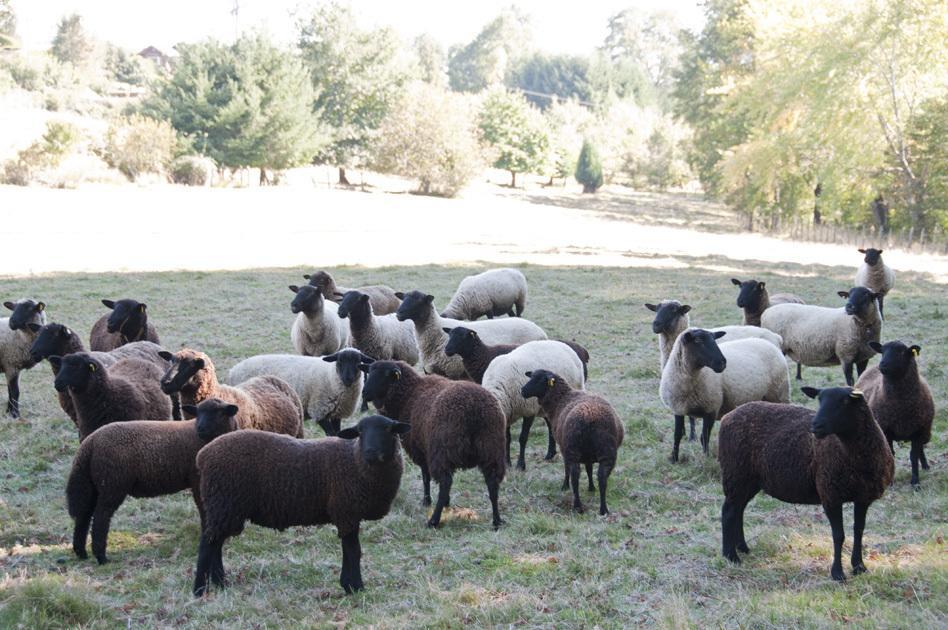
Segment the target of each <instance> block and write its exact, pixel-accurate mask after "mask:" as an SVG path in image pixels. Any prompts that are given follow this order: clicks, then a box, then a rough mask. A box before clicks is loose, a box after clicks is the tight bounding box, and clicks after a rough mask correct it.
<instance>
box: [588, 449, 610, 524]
mask: <svg viewBox="0 0 948 630" xmlns="http://www.w3.org/2000/svg"><path fill="white" fill-rule="evenodd" d="M614 466H615V462H614V461H611V460H610V461H600V462H599V470H598V471H596V475H597V476H598V477H599V515H600V516H605V515H606V514H608V513H609V508H607V507H606V484H607V483H608V481H609V475H610V474H612V468H613V467H614ZM590 485H592V480H590Z"/></svg>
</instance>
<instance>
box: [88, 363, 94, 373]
mask: <svg viewBox="0 0 948 630" xmlns="http://www.w3.org/2000/svg"><path fill="white" fill-rule="evenodd" d="M89 371H90V372H95V363H90V364H89Z"/></svg>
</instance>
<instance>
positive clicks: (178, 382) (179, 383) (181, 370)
mask: <svg viewBox="0 0 948 630" xmlns="http://www.w3.org/2000/svg"><path fill="white" fill-rule="evenodd" d="M158 356H160V357H161V358H162V359H164V360H166V361H170V362H171V367H169V368H168V370H167V371H166V372H165V375H164V376H162V377H161V391H163V392H164V393H166V394H173V393H175V392H180V391H181V390H183V389H184V388H185V387H186V386H187V385H188V383H189V382H190V381H191V379H193V378H194V376H195V375H196V374H197V373H198V372H199V371H201V370H203V369H204V365H205V363H204V359H202V358H201V357H194V356H181V355H180V354H177V355H175V354H171V353H170V352H167V351H165V350H162V351H161V352H159V353H158ZM197 386H198V383H192V387H193V388H196V387H197Z"/></svg>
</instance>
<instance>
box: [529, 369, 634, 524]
mask: <svg viewBox="0 0 948 630" xmlns="http://www.w3.org/2000/svg"><path fill="white" fill-rule="evenodd" d="M526 375H527V377H528V378H529V379H530V380H529V381H527V384H526V385H524V386H523V388H522V389H521V394H522V395H523V397H524V398H536V399H537V400H539V401H540V407H541V408H542V409H543V411H544V412H545V413H546V415H547V417H548V418H549V419H550V423H551V424H552V425H553V434H554V435H555V436H556V442H557V444H559V445H560V451H561V452H562V453H563V466H564V468H565V470H566V477H565V479H564V480H563V490H567V489H569V487H570V485H572V487H573V509H575V510H576V511H577V512H579V513H580V514H582V513H583V511H584V508H583V503H582V501H580V499H579V465H580V464H585V465H586V477H587V479H588V481H589V491H590V492H593V491H595V490H596V486H595V485H594V484H593V478H592V467H593V464H595V463H597V462H598V463H599V469H598V470H597V471H596V476H597V477H598V478H599V514H603V515H605V514H608V513H609V510H608V508H607V507H606V483H607V482H608V479H609V474H610V473H611V472H612V469H613V468H615V465H616V455H617V453H618V451H619V447H620V446H621V445H622V438H623V437H624V436H625V429H623V427H622V421H621V420H619V416H618V415H617V414H616V410H615V409H613V407H612V405H610V404H609V403H608V402H607V401H606V400H605V399H604V398H602V397H600V396H596V395H595V394H590V393H589V392H585V391H583V390H579V389H573V388H572V387H570V386H569V384H568V383H567V382H566V380H565V379H563V378H561V377H559V376H558V375H556V374H554V373H553V372H550V371H549V370H534V371H531V372H527V373H526Z"/></svg>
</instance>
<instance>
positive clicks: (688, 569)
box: [0, 245, 948, 628]
mask: <svg viewBox="0 0 948 630" xmlns="http://www.w3.org/2000/svg"><path fill="white" fill-rule="evenodd" d="M171 246H172V247H174V245H171ZM690 262H691V266H690V267H689V268H687V269H676V270H673V271H672V270H654V269H644V268H637V269H610V268H569V269H566V268H562V269H561V268H541V267H525V268H524V271H525V273H526V275H527V276H528V279H529V282H530V287H531V296H530V300H529V303H528V306H527V311H526V313H525V315H526V316H528V317H530V318H531V319H534V320H535V321H536V322H537V323H539V324H540V325H541V326H543V327H544V328H545V329H546V331H547V332H548V333H549V334H550V336H553V337H564V338H575V339H576V340H577V341H580V342H581V343H583V344H584V345H586V347H587V348H589V350H590V352H591V354H592V362H591V365H590V379H589V384H588V388H589V389H590V390H592V391H595V392H597V393H601V394H603V395H604V396H606V397H607V398H608V399H609V400H610V401H611V402H612V403H613V404H614V406H615V407H616V409H617V410H618V412H619V414H620V416H621V417H622V419H623V421H624V422H625V427H626V440H625V443H624V444H623V445H622V449H621V451H620V454H619V461H618V465H617V467H616V469H615V472H614V473H613V475H612V477H611V479H610V486H609V507H610V509H611V510H612V514H611V515H609V516H608V517H605V518H604V517H600V516H598V515H596V514H595V511H591V512H587V513H586V514H585V515H582V516H578V515H574V514H572V513H571V511H570V500H569V493H568V492H561V491H560V489H559V487H560V481H561V478H562V466H561V461H560V458H559V457H557V460H556V461H554V462H552V463H550V462H544V461H543V460H542V455H543V453H544V450H545V444H546V441H545V440H546V437H545V434H544V433H543V432H544V431H545V428H543V424H542V423H537V424H535V425H534V433H533V435H532V437H531V442H530V444H529V445H528V451H527V454H528V461H527V471H526V473H523V472H520V471H517V470H511V471H509V472H508V475H507V478H506V480H505V482H504V484H503V485H502V487H501V504H500V505H501V513H502V515H503V516H504V518H505V520H506V525H505V526H504V527H502V528H501V530H500V531H498V532H494V531H493V530H492V529H491V527H490V510H489V503H488V501H487V496H486V491H485V488H484V485H483V481H482V479H481V477H480V475H479V473H477V471H467V472H460V473H458V474H457V475H456V477H455V486H454V488H455V490H454V496H453V497H452V504H453V505H454V507H453V508H449V510H448V511H447V512H446V518H445V520H444V524H443V526H442V527H441V528H440V529H438V530H429V529H427V528H425V526H424V522H425V517H426V510H425V508H423V507H422V506H421V479H420V477H421V476H420V473H419V470H418V468H417V467H415V466H413V465H411V464H410V463H407V462H406V468H405V475H404V477H403V478H402V486H401V491H400V493H399V496H398V498H397V499H396V502H395V505H394V507H393V509H392V512H391V513H390V514H389V515H388V516H387V517H386V518H385V519H383V520H382V521H379V522H372V523H365V524H363V530H362V545H363V551H364V556H363V563H362V566H363V576H364V579H365V583H366V590H365V591H364V592H363V593H360V594H358V595H355V596H351V597H347V596H344V595H343V593H342V590H341V589H340V588H339V585H338V572H339V567H340V563H341V550H340V545H339V542H338V539H337V538H336V535H335V530H334V529H333V528H332V527H323V528H308V529H304V528H293V529H291V530H288V531H286V532H282V533H281V532H276V531H271V530H266V529H262V528H259V527H255V526H248V528H247V530H246V531H245V532H244V534H243V535H242V536H240V537H238V538H236V539H231V541H230V542H228V544H227V545H226V546H225V548H224V563H225V567H226V568H227V571H228V573H229V577H230V579H231V584H232V585H231V587H230V588H229V589H227V590H224V591H219V590H218V591H214V592H213V593H212V594H211V596H210V597H209V598H208V599H207V600H204V601H195V600H194V599H193V598H192V597H191V594H190V586H191V580H192V577H193V570H194V562H195V558H196V549H197V542H198V536H199V531H198V530H199V526H198V516H197V511H196V509H195V508H194V506H193V504H192V501H191V497H190V495H189V494H187V493H182V494H178V495H176V496H171V497H165V498H160V499H151V500H137V499H130V500H128V501H127V502H126V504H125V505H123V506H122V508H120V510H119V511H118V513H117V514H116V516H115V518H114V519H113V521H112V533H111V537H110V541H109V543H110V544H109V550H110V557H111V560H112V561H111V562H110V563H109V564H107V565H105V566H102V567H99V566H97V565H96V564H95V563H94V561H92V560H88V561H79V560H77V559H76V558H75V557H74V556H73V554H72V552H71V550H70V545H69V540H70V536H71V532H72V523H71V520H70V519H69V517H68V515H67V513H66V509H65V501H64V487H65V479H66V475H67V472H68V470H69V466H70V463H71V461H72V456H73V454H74V452H75V450H76V447H77V444H78V440H77V437H76V432H75V430H74V428H73V426H72V423H71V422H70V421H69V420H68V418H66V417H65V414H64V413H62V411H61V410H60V409H59V406H58V404H57V402H56V398H55V392H54V390H53V388H52V379H51V374H50V371H49V367H48V365H46V364H43V365H40V366H37V367H36V368H34V369H33V370H31V371H29V372H27V373H26V374H24V376H23V378H22V381H21V385H22V387H21V389H22V391H23V394H22V400H21V406H22V409H23V414H24V419H23V420H20V421H12V420H10V419H9V418H3V419H0V627H16V626H17V625H22V626H23V627H30V628H32V627H41V626H75V625H82V626H101V627H111V626H123V627H124V626H126V625H131V626H145V627H159V626H201V627H205V626H211V627H215V626H216V627H225V626H226V627H251V626H253V627H258V626H277V625H287V626H298V625H307V626H308V625H313V626H333V625H349V624H352V625H363V624H366V625H368V624H371V625H375V626H381V627H418V626H435V627H456V626H460V625H464V624H476V625H478V626H507V625H526V626H605V627H618V626H627V625H632V624H654V625H660V626H666V627H690V626H695V627H709V626H714V627H716V626H728V627H736V626H741V627H771V626H788V625H801V626H830V625H837V624H844V623H854V624H859V625H860V626H861V627H896V626H901V627H916V628H934V627H939V626H940V627H945V626H946V625H948V549H946V546H945V544H944V535H945V533H946V531H945V530H946V521H948V474H946V472H948V465H946V462H948V460H946V458H945V455H944V453H945V448H946V441H948V431H946V424H948V413H946V411H945V409H946V403H948V400H946V399H948V384H946V379H945V375H946V371H948V357H946V352H948V342H946V337H945V326H946V323H948V301H946V297H948V296H946V290H945V286H944V285H940V284H935V283H933V282H931V281H929V279H927V277H926V276H924V275H922V274H911V273H902V274H901V275H900V277H899V285H898V287H897V289H896V291H895V292H894V293H893V294H891V295H890V297H889V299H888V300H887V302H886V307H887V308H886V311H887V315H888V317H889V320H888V321H887V323H886V328H885V331H884V333H883V340H888V339H894V338H900V339H903V340H905V341H911V342H912V343H918V344H920V345H921V346H922V348H923V350H922V354H921V359H920V362H921V365H922V368H923V371H924V373H925V375H926V376H927V378H928V380H929V382H930V383H931V385H932V388H933V390H934V392H935V396H936V408H937V410H938V411H937V416H936V428H935V431H934V437H933V440H932V443H931V444H930V445H929V446H928V454H929V455H928V457H929V461H930V462H931V467H932V468H931V470H930V471H928V472H925V471H923V472H922V485H921V490H920V491H919V492H912V491H911V489H910V487H909V469H908V449H907V447H905V446H903V447H900V448H898V449H897V466H896V478H895V484H894V486H893V487H892V488H891V489H890V491H889V492H888V493H887V494H886V495H885V496H884V497H883V498H882V499H881V500H880V501H878V502H877V503H875V504H874V505H873V506H872V507H871V509H870V511H869V517H868V521H867V528H866V551H867V559H866V565H867V567H868V568H869V573H868V574H867V575H864V576H859V577H857V578H854V579H850V580H849V581H848V582H846V583H845V584H837V583H834V582H832V581H831V580H830V579H829V567H830V562H831V555H832V541H831V537H830V529H829V524H828V523H827V521H826V520H825V518H824V516H823V515H822V511H821V509H820V508H819V507H818V506H792V505H787V504H783V503H779V502H777V501H775V500H773V499H771V498H769V497H764V496H762V495H760V496H758V498H757V499H755V500H754V501H753V502H752V503H751V505H750V506H749V508H748V512H747V517H746V528H747V533H748V541H749V544H750V547H751V554H750V555H749V556H747V557H746V559H745V562H744V564H743V565H741V566H740V567H734V566H731V565H730V564H728V563H727V562H726V561H724V560H723V559H722V558H721V556H720V526H719V515H720V507H721V488H720V483H719V480H718V465H717V462H716V460H715V459H714V458H713V457H711V458H706V457H704V456H703V455H702V454H701V451H700V447H699V446H698V445H697V443H687V444H685V445H684V446H683V461H682V462H681V463H679V464H677V465H673V464H670V463H669V461H668V455H669V453H670V450H671V437H672V424H673V423H672V418H671V416H670V415H669V414H668V412H667V411H666V410H665V409H664V408H663V406H662V404H661V402H660V400H659V398H658V380H659V371H658V349H657V343H656V340H655V338H654V335H653V334H652V333H651V328H650V325H649V324H650V321H651V315H652V314H651V313H649V312H648V311H646V310H645V309H644V308H643V306H642V303H643V302H646V301H657V300H660V299H663V298H669V297H675V298H679V299H682V300H683V301H687V302H688V303H690V304H691V305H692V306H693V307H694V310H693V311H692V316H693V318H692V321H693V323H695V324H697V325H709V326H710V325H721V324H725V323H739V319H740V312H739V310H738V309H737V308H736V306H735V305H734V300H735V289H734V287H733V286H732V285H731V284H730V281H729V280H728V278H730V276H731V275H732V274H730V273H722V272H721V271H720V268H721V267H722V266H730V265H732V264H733V263H729V262H728V261H726V260H723V259H710V258H703V259H694V260H692V261H690ZM854 264H855V261H854ZM302 271H303V270H301V269H281V270H262V271H243V272H226V273H159V274H135V275H93V276H86V275H60V276H53V277H37V278H22V279H7V280H3V281H2V287H3V288H2V293H3V296H4V298H3V299H11V298H16V297H21V296H26V295H29V296H35V297H37V298H39V299H43V300H45V301H46V302H47V304H48V313H49V315H50V317H51V319H52V321H57V322H62V323H66V324H68V325H70V326H73V327H75V328H76V329H77V330H79V331H82V334H83V336H84V337H85V336H86V335H87V333H88V330H89V329H90V327H91V325H92V323H93V321H94V320H95V318H97V317H98V316H99V315H100V314H101V313H102V311H103V308H102V307H101V306H100V304H99V300H100V298H112V299H115V298H121V297H135V298H137V299H140V300H143V301H145V302H147V303H148V305H149V313H150V314H151V318H152V321H154V322H155V324H156V325H157V326H158V329H159V331H160V334H161V337H162V340H163V342H164V344H165V345H166V346H167V347H169V348H174V349H177V348H179V347H181V346H185V345H186V346H192V347H196V348H200V349H203V350H205V351H206V352H207V353H208V354H209V355H210V356H211V357H212V358H213V359H214V361H215V364H216V365H217V366H218V372H219V373H226V369H227V368H229V367H230V366H231V365H233V364H234V363H236V362H237V361H238V360H240V359H242V358H245V357H247V356H250V355H254V354H258V353H263V352H289V351H291V348H290V342H289V334H288V331H289V327H290V322H291V320H292V315H291V313H290V310H289V306H288V305H289V302H290V299H291V297H292V295H291V293H290V292H289V291H288V290H287V289H286V285H288V284H294V283H299V282H301V281H302V279H301V278H300V273H301V272H302ZM335 271H336V273H337V277H338V278H339V279H340V282H341V283H343V282H344V283H345V284H350V285H357V284H360V283H369V282H373V283H374V282H380V283H386V284H391V285H393V286H395V287H397V288H399V289H404V290H408V289H413V288H421V289H424V290H426V291H428V292H431V293H433V294H434V295H435V296H436V304H438V305H442V304H444V303H445V301H446V299H447V298H448V296H449V295H450V293H451V291H452V290H453V288H454V287H455V286H456V283H457V281H458V280H459V279H460V277H462V276H463V275H465V274H466V273H468V272H469V271H470V269H469V268H461V267H402V268H383V269H362V268H345V269H338V270H335ZM751 273H757V274H758V278H759V279H761V280H766V281H767V282H768V285H769V286H770V287H773V288H774V289H776V288H777V287H779V289H780V290H782V291H791V292H794V293H797V294H799V295H801V296H803V297H804V298H805V299H807V300H808V301H809V302H811V303H822V304H827V305H836V304H841V300H840V299H839V298H838V297H836V291H837V290H839V289H847V288H849V286H850V284H849V283H850V282H851V277H852V268H849V267H846V268H842V267H820V266H818V265H808V266H805V267H804V266H798V265H782V266H773V265H767V264H763V263H762V264H759V265H754V266H753V267H750V266H748V268H747V269H746V270H742V271H741V272H735V273H734V274H733V275H739V276H742V277H743V276H748V277H749V275H750V274H751ZM804 376H805V383H807V384H812V385H816V386H825V385H831V384H839V383H840V382H841V380H842V375H841V371H840V370H839V369H838V368H832V369H830V368H826V369H813V368H811V369H805V370H804ZM2 398H3V396H2V395H0V399H2ZM793 398H794V400H795V401H796V402H800V403H802V402H804V397H803V396H802V394H800V393H799V391H798V389H797V388H796V384H795V389H794V393H793ZM807 402H809V404H811V405H812V404H813V403H812V402H811V401H807ZM306 430H307V435H308V436H310V437H318V436H321V435H322V433H321V431H320V430H319V429H318V428H317V427H315V425H309V426H307V428H306ZM716 440H717V428H715V431H714V433H713V434H712V444H713V447H712V449H713V452H716ZM586 502H587V506H592V505H594V499H593V496H592V495H589V496H588V498H587V499H586ZM844 514H845V522H846V532H847V548H848V544H849V542H850V540H851V536H852V529H851V528H852V510H851V509H850V508H847V509H846V510H845V511H844ZM844 568H845V569H846V571H847V574H848V573H849V570H850V567H849V564H848V556H847V557H845V558H844Z"/></svg>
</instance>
